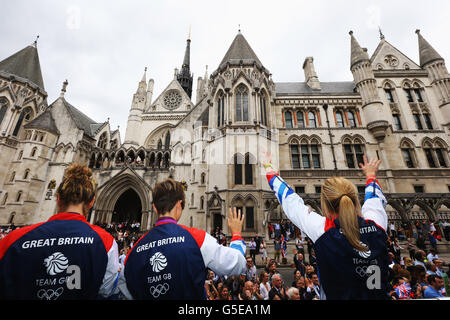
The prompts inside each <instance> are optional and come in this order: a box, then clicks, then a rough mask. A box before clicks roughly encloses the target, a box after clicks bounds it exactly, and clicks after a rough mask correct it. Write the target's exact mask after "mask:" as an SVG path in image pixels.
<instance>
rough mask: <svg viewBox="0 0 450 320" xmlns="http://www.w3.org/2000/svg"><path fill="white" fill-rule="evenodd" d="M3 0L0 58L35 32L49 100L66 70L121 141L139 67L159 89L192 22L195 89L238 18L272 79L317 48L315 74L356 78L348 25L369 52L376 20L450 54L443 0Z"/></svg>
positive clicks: (77, 96)
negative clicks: (417, 30) (351, 67)
mask: <svg viewBox="0 0 450 320" xmlns="http://www.w3.org/2000/svg"><path fill="white" fill-rule="evenodd" d="M2 2H3V3H2V18H1V19H0V30H1V33H0V34H1V46H0V60H3V59H4V58H6V57H8V56H9V55H11V54H13V53H14V52H16V51H18V50H20V49H22V48H24V47H25V46H27V45H29V44H32V43H33V41H34V40H35V38H36V36H37V35H39V36H40V37H39V41H38V51H39V58H40V62H41V68H42V72H43V77H44V84H45V89H46V91H47V93H48V95H49V102H50V103H51V102H53V101H54V100H55V99H56V98H57V97H58V96H59V93H60V90H61V86H62V82H63V81H64V80H65V79H68V81H69V86H68V90H67V93H66V99H67V100H68V101H69V102H70V103H72V104H73V105H74V106H76V107H77V108H79V109H80V110H81V111H83V112H84V113H86V114H87V115H88V116H90V117H91V118H93V119H94V120H96V121H98V122H102V121H105V120H106V119H107V118H108V117H109V118H110V123H111V126H112V128H113V129H114V128H116V127H117V126H118V125H120V132H121V137H122V141H123V139H124V133H125V128H126V121H127V117H128V111H129V109H130V105H131V100H132V96H133V94H134V92H135V91H136V89H137V85H138V82H139V80H140V79H141V77H142V74H143V71H144V67H148V72H147V80H148V79H150V78H153V79H154V80H155V88H154V95H153V97H154V98H156V97H157V96H158V95H159V94H160V93H161V91H162V90H164V88H165V87H166V86H167V85H168V84H169V82H170V81H171V80H172V78H173V73H174V69H175V68H180V67H181V64H182V61H183V56H184V50H185V46H186V39H187V36H188V32H189V26H191V30H192V31H191V39H192V43H191V71H192V72H193V73H194V80H195V81H194V92H195V89H196V79H197V77H199V76H203V74H204V72H205V66H206V65H208V70H209V73H212V72H213V71H214V70H215V69H216V68H217V67H218V64H219V63H220V61H221V60H222V58H223V56H224V55H225V53H226V51H227V49H228V47H229V46H230V44H231V42H232V41H233V39H234V37H235V36H236V34H237V32H238V25H239V24H240V27H241V30H242V33H243V35H244V36H245V38H246V39H247V41H248V42H249V43H250V45H251V46H252V48H253V50H254V51H255V52H256V54H257V55H258V57H259V59H260V60H261V62H262V63H263V64H264V66H265V67H266V68H267V69H269V70H270V72H272V74H273V79H274V81H275V82H285V81H286V82H288V81H304V75H303V70H302V64H303V61H304V59H305V57H307V56H313V57H314V63H315V67H316V71H317V73H318V76H319V79H320V80H321V81H349V80H353V79H352V75H351V72H350V70H349V61H350V37H349V34H348V32H349V31H350V30H353V31H354V34H355V36H356V38H357V39H358V41H359V43H360V44H361V46H363V47H367V48H368V50H369V53H370V54H372V53H373V51H374V50H375V48H376V47H377V45H378V43H379V32H378V26H381V28H382V32H383V33H384V35H385V37H386V40H387V41H389V42H390V43H392V44H393V45H394V46H396V47H397V48H398V49H399V50H400V51H402V52H403V53H404V54H406V55H407V56H408V57H409V58H411V59H412V60H414V61H415V62H418V61H419V58H418V45H417V35H416V34H415V30H416V29H421V33H422V35H423V36H424V37H425V39H427V40H428V41H429V42H430V43H431V44H432V46H433V47H434V48H435V49H436V50H437V51H438V52H439V53H440V54H441V56H443V57H444V58H445V59H447V60H448V59H450V42H449V41H448V30H450V19H449V16H448V14H449V12H450V1H448V0H433V1H428V2H425V1H418V0H408V1H404V0H395V1H392V0H390V1H385V0H378V1H367V0H366V1H361V0H359V1H357V0H315V1H309V0H308V1H303V0H292V1H291V0H279V1H273V0H272V1H267V0H258V1H250V0H245V1H244V0H222V1H216V0H189V1H186V0H185V1H180V0H177V1H175V0H164V1H156V0H146V1H144V0H129V1H103V0H95V1H94V0H89V1H84V0H83V1H76V0H72V1H57V0H36V1H31V0H14V1H2ZM447 64H449V63H447ZM193 98H194V99H195V96H194V97H193ZM194 101H195V100H194Z"/></svg>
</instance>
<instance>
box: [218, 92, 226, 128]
mask: <svg viewBox="0 0 450 320" xmlns="http://www.w3.org/2000/svg"><path fill="white" fill-rule="evenodd" d="M224 125H225V95H224V94H223V92H221V93H220V95H219V99H218V100H217V127H221V126H224Z"/></svg>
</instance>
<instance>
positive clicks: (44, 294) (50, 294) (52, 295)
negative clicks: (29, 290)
mask: <svg viewBox="0 0 450 320" xmlns="http://www.w3.org/2000/svg"><path fill="white" fill-rule="evenodd" d="M63 291H64V288H63V287H59V288H58V289H56V290H53V289H48V290H45V289H41V290H39V291H38V292H37V297H38V298H39V299H41V300H43V299H44V298H45V299H47V300H56V299H58V298H59V296H60V295H62V293H63Z"/></svg>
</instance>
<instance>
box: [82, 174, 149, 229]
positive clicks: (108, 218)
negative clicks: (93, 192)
mask: <svg viewBox="0 0 450 320" xmlns="http://www.w3.org/2000/svg"><path fill="white" fill-rule="evenodd" d="M127 198H128V199H129V200H130V199H131V201H132V203H133V208H134V209H133V210H134V212H135V213H134V214H132V216H135V217H138V218H139V217H140V220H138V221H139V222H140V224H141V230H146V229H148V228H149V227H150V224H151V222H152V221H151V187H150V186H149V185H148V184H147V183H146V182H145V181H144V180H143V179H142V178H141V177H140V176H139V175H137V174H136V173H135V172H134V171H133V170H132V169H130V168H126V169H124V170H123V171H122V172H120V173H118V174H117V175H116V176H114V177H113V178H112V179H111V180H109V181H108V182H106V183H105V184H103V185H102V186H100V187H99V188H98V194H97V201H96V202H95V206H94V213H93V214H92V217H91V223H97V222H99V223H111V222H112V221H117V222H125V221H126V220H125V221H118V220H117V219H118V218H120V217H121V216H119V215H118V213H116V214H117V218H116V217H113V216H114V211H116V212H117V210H116V209H118V208H122V205H121V204H122V203H125V202H126V199H127ZM138 199H139V200H138ZM117 205H119V207H117ZM139 206H140V209H139ZM120 210H122V211H123V210H126V209H120ZM138 210H140V215H139V212H138ZM122 216H124V215H122ZM127 220H128V218H127Z"/></svg>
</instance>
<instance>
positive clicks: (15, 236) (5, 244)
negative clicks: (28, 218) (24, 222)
mask: <svg viewBox="0 0 450 320" xmlns="http://www.w3.org/2000/svg"><path fill="white" fill-rule="evenodd" d="M44 223H45V222H41V223H37V224H33V225H31V226H27V227H22V228H20V229H16V230H14V231H12V232H11V233H10V234H8V235H7V236H6V237H5V238H3V239H2V240H1V241H0V260H1V259H2V258H3V256H4V255H5V253H6V251H8V249H9V247H10V246H11V245H12V244H13V243H14V242H16V241H17V240H19V239H20V238H21V237H23V236H24V235H26V234H27V233H28V232H30V231H31V230H33V229H36V228H37V227H39V226H40V225H42V224H44Z"/></svg>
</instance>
